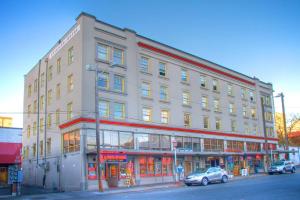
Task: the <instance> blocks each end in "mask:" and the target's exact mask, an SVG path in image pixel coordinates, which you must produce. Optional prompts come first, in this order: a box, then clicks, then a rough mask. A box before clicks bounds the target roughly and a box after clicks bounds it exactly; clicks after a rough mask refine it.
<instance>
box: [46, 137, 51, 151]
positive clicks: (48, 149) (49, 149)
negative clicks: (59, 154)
mask: <svg viewBox="0 0 300 200" xmlns="http://www.w3.org/2000/svg"><path fill="white" fill-rule="evenodd" d="M47 155H51V138H47Z"/></svg>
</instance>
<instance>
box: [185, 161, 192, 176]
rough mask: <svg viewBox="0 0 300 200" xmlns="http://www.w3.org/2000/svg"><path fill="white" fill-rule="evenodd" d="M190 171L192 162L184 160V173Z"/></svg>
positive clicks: (186, 173)
mask: <svg viewBox="0 0 300 200" xmlns="http://www.w3.org/2000/svg"><path fill="white" fill-rule="evenodd" d="M191 172H192V162H190V161H185V162H184V175H185V176H187V175H188V174H190V173H191Z"/></svg>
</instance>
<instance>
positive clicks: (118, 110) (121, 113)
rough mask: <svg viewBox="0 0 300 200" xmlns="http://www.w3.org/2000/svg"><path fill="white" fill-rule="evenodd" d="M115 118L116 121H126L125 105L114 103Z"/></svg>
mask: <svg viewBox="0 0 300 200" xmlns="http://www.w3.org/2000/svg"><path fill="white" fill-rule="evenodd" d="M113 106H114V107H113V108H114V118H115V119H125V104H124V103H114V105H113Z"/></svg>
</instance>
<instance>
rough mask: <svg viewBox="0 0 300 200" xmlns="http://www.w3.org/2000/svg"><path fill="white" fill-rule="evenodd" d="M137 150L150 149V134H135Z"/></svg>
mask: <svg viewBox="0 0 300 200" xmlns="http://www.w3.org/2000/svg"><path fill="white" fill-rule="evenodd" d="M134 138H135V142H136V149H149V137H148V134H135V135H134Z"/></svg>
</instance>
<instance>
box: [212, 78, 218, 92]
mask: <svg viewBox="0 0 300 200" xmlns="http://www.w3.org/2000/svg"><path fill="white" fill-rule="evenodd" d="M212 84H213V91H219V81H218V80H216V79H214V80H213V82H212Z"/></svg>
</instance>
